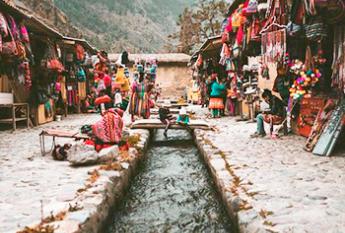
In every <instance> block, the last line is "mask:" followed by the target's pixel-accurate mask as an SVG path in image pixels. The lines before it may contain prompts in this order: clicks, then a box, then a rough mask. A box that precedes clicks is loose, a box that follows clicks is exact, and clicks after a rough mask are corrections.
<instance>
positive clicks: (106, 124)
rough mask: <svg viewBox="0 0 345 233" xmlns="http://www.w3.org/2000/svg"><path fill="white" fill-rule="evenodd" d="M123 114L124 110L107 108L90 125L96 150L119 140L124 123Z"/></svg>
mask: <svg viewBox="0 0 345 233" xmlns="http://www.w3.org/2000/svg"><path fill="white" fill-rule="evenodd" d="M123 114H124V112H123V111H122V110H121V109H119V108H115V109H114V108H112V109H109V110H108V111H106V112H105V113H104V114H103V116H102V119H101V120H100V121H98V122H97V123H95V124H94V125H92V126H91V127H92V135H93V141H94V143H95V149H96V151H100V150H101V149H103V148H105V147H107V146H109V145H115V144H118V143H119V142H120V141H121V138H122V130H123V125H124V123H123V119H122V117H123Z"/></svg>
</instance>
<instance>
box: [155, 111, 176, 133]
mask: <svg viewBox="0 0 345 233" xmlns="http://www.w3.org/2000/svg"><path fill="white" fill-rule="evenodd" d="M158 114H159V119H160V121H161V122H162V123H163V124H165V125H166V127H165V130H164V136H165V137H168V129H169V127H170V125H171V123H173V122H174V121H175V120H176V117H174V116H173V115H171V114H170V110H169V108H167V107H161V108H159V110H158Z"/></svg>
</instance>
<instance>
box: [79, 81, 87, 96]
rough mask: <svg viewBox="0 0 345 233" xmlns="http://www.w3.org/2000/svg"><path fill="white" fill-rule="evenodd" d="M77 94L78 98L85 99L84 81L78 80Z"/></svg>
mask: <svg viewBox="0 0 345 233" xmlns="http://www.w3.org/2000/svg"><path fill="white" fill-rule="evenodd" d="M78 94H79V98H80V100H84V99H86V82H78Z"/></svg>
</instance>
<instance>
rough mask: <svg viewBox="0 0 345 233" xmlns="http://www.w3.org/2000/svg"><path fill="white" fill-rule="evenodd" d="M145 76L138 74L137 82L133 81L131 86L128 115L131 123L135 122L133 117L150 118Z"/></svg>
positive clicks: (147, 86)
mask: <svg viewBox="0 0 345 233" xmlns="http://www.w3.org/2000/svg"><path fill="white" fill-rule="evenodd" d="M144 77H145V74H144V73H140V74H139V80H138V81H134V82H133V85H132V95H131V102H130V107H129V113H130V114H131V115H132V122H134V121H135V116H138V117H143V118H144V119H148V118H149V117H150V100H149V94H148V93H149V89H148V88H149V85H147V83H146V82H145V79H144Z"/></svg>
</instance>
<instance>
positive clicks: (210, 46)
mask: <svg viewBox="0 0 345 233" xmlns="http://www.w3.org/2000/svg"><path fill="white" fill-rule="evenodd" d="M222 46H223V43H222V36H221V35H219V36H213V37H210V38H208V39H207V40H206V41H205V43H204V44H203V45H202V46H201V47H200V48H199V50H198V51H196V52H195V53H194V54H193V55H192V58H191V61H192V62H193V61H196V60H197V59H198V56H199V54H201V55H202V56H203V57H204V58H205V59H207V58H211V57H213V56H215V55H217V54H219V53H220V50H221V48H222Z"/></svg>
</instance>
